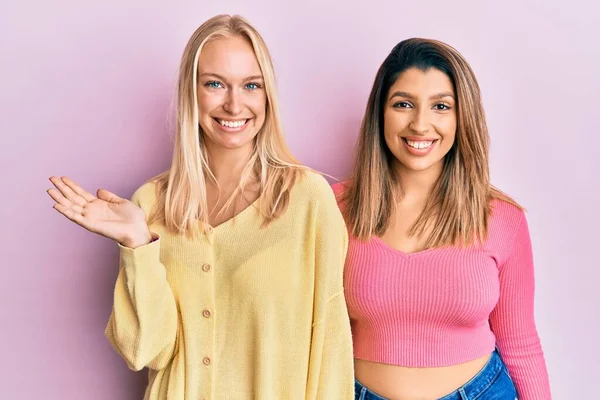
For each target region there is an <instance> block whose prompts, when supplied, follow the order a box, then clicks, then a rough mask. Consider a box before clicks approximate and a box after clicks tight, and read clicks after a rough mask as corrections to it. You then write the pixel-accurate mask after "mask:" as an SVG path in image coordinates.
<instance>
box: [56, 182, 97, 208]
mask: <svg viewBox="0 0 600 400" xmlns="http://www.w3.org/2000/svg"><path fill="white" fill-rule="evenodd" d="M62 181H63V182H64V183H65V185H67V186H68V187H69V188H71V190H72V191H73V192H75V193H77V194H78V195H79V196H81V197H83V198H84V199H85V201H88V202H89V201H93V200H96V196H94V195H93V194H91V193H90V192H88V191H87V190H85V189H84V188H82V187H81V186H79V185H78V184H76V183H75V182H73V181H72V180H71V179H70V178H69V177H67V176H63V177H62Z"/></svg>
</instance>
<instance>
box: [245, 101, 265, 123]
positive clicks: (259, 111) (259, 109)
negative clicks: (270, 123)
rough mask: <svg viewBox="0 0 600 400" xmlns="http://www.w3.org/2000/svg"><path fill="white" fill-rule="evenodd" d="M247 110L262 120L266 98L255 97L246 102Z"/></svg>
mask: <svg viewBox="0 0 600 400" xmlns="http://www.w3.org/2000/svg"><path fill="white" fill-rule="evenodd" d="M247 104H248V108H249V109H250V111H252V113H253V114H254V115H255V116H256V118H264V116H265V113H266V111H267V110H266V109H267V97H266V96H256V97H253V98H250V99H249V100H248V103H247Z"/></svg>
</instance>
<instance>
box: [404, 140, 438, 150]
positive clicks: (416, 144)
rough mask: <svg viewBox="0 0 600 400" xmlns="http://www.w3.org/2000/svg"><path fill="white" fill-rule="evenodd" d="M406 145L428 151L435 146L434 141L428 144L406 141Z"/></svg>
mask: <svg viewBox="0 0 600 400" xmlns="http://www.w3.org/2000/svg"><path fill="white" fill-rule="evenodd" d="M406 143H408V145H409V146H410V147H413V148H415V149H426V148H428V147H429V146H431V145H432V144H433V140H432V141H427V142H413V141H412V140H408V139H406Z"/></svg>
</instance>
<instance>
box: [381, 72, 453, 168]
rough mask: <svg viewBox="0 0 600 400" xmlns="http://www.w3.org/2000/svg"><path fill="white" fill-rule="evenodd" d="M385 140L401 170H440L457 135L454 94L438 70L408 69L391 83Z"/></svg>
mask: <svg viewBox="0 0 600 400" xmlns="http://www.w3.org/2000/svg"><path fill="white" fill-rule="evenodd" d="M383 116H384V136H385V142H386V144H387V146H388V148H389V149H390V151H391V152H392V154H393V155H394V157H395V160H394V164H395V165H396V167H398V168H399V169H400V170H402V169H405V170H410V171H425V170H430V169H431V168H435V169H436V170H439V173H441V171H442V167H443V160H444V156H445V155H446V154H448V152H449V151H450V149H451V148H452V145H453V144H454V140H455V137H456V127H457V117H456V94H455V93H454V88H453V85H452V82H451V81H450V78H449V77H448V76H447V75H446V74H444V73H443V72H441V71H440V70H438V69H435V68H430V69H428V70H427V71H425V72H424V71H422V70H420V69H417V68H409V69H407V70H405V71H404V72H402V73H401V74H400V76H399V77H398V78H397V79H396V81H395V82H394V84H393V85H392V86H391V88H390V90H389V93H388V96H387V99H386V102H385V105H384V112H383Z"/></svg>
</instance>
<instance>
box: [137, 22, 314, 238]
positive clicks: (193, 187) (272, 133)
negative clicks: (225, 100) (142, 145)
mask: <svg viewBox="0 0 600 400" xmlns="http://www.w3.org/2000/svg"><path fill="white" fill-rule="evenodd" d="M229 37H242V38H244V39H246V40H248V42H249V43H250V44H251V45H252V47H253V49H254V53H255V55H256V59H257V60H258V64H259V66H260V69H261V71H262V74H263V79H264V82H265V90H266V94H267V110H266V116H265V122H264V125H263V126H262V128H261V130H260V132H259V133H258V135H257V137H256V139H255V143H254V151H253V153H252V155H251V157H250V160H249V162H248V164H247V165H246V167H245V169H244V171H243V172H242V176H241V179H240V182H239V185H238V188H237V189H236V191H234V193H233V194H232V195H231V197H230V198H229V199H228V201H227V202H226V203H225V205H224V206H223V208H222V209H225V208H227V206H229V205H230V204H231V203H232V201H233V200H234V198H236V196H238V195H240V194H243V188H244V186H245V183H246V182H248V180H249V179H250V176H251V175H254V176H256V177H257V179H258V182H259V183H260V192H261V195H260V202H259V209H260V212H261V214H262V216H263V217H264V222H265V224H268V223H269V222H270V221H272V220H274V219H276V218H278V217H279V216H280V215H282V214H283V213H284V212H285V210H286V209H287V207H288V203H289V197H290V191H291V189H292V187H293V185H294V183H295V182H296V180H297V178H298V176H299V175H300V174H301V173H302V171H303V170H304V169H305V168H303V167H302V166H300V165H299V163H298V161H297V160H296V159H295V158H294V156H293V155H292V154H291V152H290V151H289V149H288V147H287V145H286V143H285V141H284V138H283V128H282V124H281V120H280V116H279V106H278V102H277V95H276V88H275V72H274V69H273V62H272V60H271V56H270V54H269V51H268V49H267V46H266V44H265V42H264V40H263V39H262V37H261V36H260V34H259V33H258V31H257V30H256V29H255V28H254V27H253V26H252V25H250V23H249V22H248V21H246V20H245V19H244V18H242V17H240V16H236V15H234V16H229V15H217V16H215V17H213V18H210V19H209V20H207V21H206V22H204V23H203V24H202V25H201V26H200V27H199V28H198V29H197V30H196V31H195V32H194V33H193V34H192V36H191V38H190V40H189V41H188V43H187V46H186V47H185V50H184V52H183V56H182V59H181V65H180V69H179V80H178V84H177V110H176V113H177V125H176V132H175V147H174V150H173V161H172V163H171V168H170V169H169V170H168V171H166V172H164V173H163V174H161V175H159V176H158V177H156V178H153V180H154V181H155V182H156V183H157V201H156V205H155V207H154V209H153V212H152V213H151V214H150V218H149V220H150V223H151V222H154V221H161V222H163V223H164V224H165V226H166V227H167V228H168V229H169V230H170V231H174V232H177V233H181V234H184V233H185V234H192V236H193V235H194V234H196V233H198V232H206V231H208V230H209V229H210V228H209V226H208V215H209V210H208V206H207V198H206V180H207V179H210V180H213V181H215V182H216V179H215V177H214V175H213V174H212V172H211V170H210V166H209V162H208V154H207V152H206V146H205V144H204V140H203V133H202V130H201V129H200V128H199V123H198V118H199V117H198V98H197V93H198V84H197V78H198V57H199V55H200V52H201V51H202V48H203V47H204V45H206V43H208V42H209V41H212V40H216V39H220V38H229ZM198 222H199V223H198Z"/></svg>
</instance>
